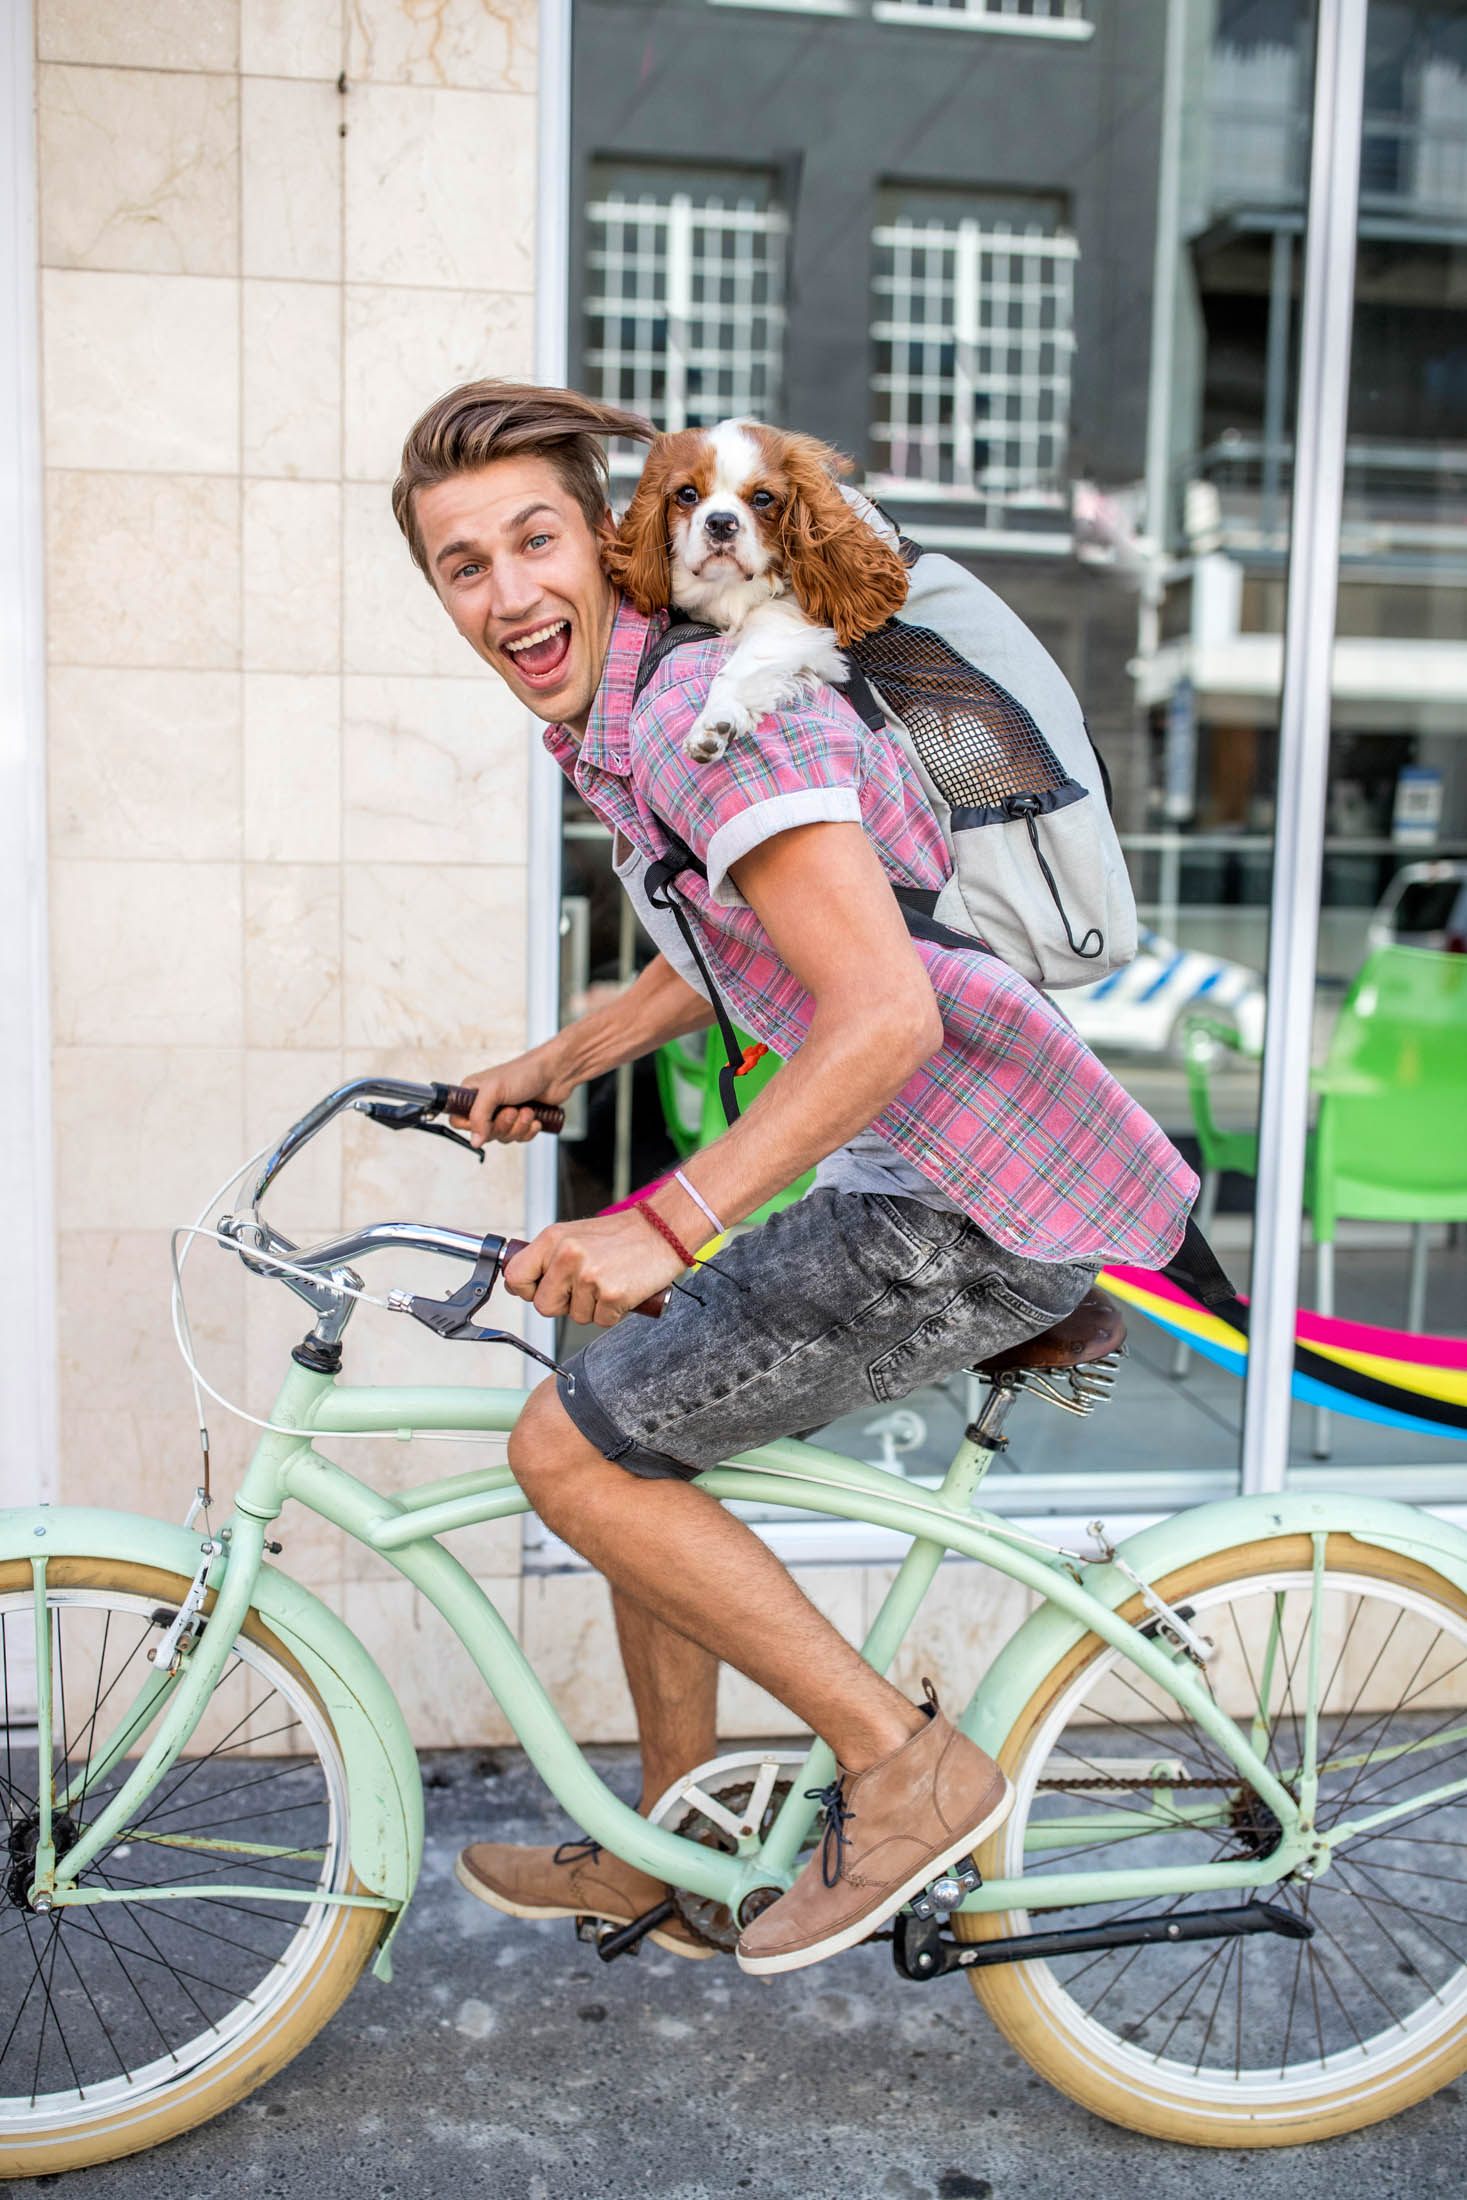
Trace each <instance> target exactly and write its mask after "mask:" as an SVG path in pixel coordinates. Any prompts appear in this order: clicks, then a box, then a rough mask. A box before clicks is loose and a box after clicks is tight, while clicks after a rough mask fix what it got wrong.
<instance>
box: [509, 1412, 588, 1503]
mask: <svg viewBox="0 0 1467 2200" xmlns="http://www.w3.org/2000/svg"><path fill="white" fill-rule="evenodd" d="M600 1458H601V1454H600V1453H599V1452H598V1451H596V1450H594V1449H593V1447H592V1446H591V1445H590V1444H589V1443H588V1442H587V1441H586V1438H585V1437H584V1436H583V1435H582V1434H581V1432H580V1430H579V1429H578V1428H577V1427H576V1424H575V1422H574V1421H573V1420H572V1419H571V1417H570V1415H569V1414H568V1413H567V1412H566V1410H565V1407H564V1406H563V1405H562V1404H561V1402H560V1398H559V1395H558V1393H557V1391H556V1387H555V1383H554V1381H553V1380H550V1381H547V1382H543V1383H541V1384H540V1385H539V1387H538V1389H536V1390H532V1391H531V1393H530V1395H529V1397H528V1398H527V1399H526V1400H525V1403H524V1406H523V1407H522V1409H521V1411H520V1417H519V1419H518V1420H517V1421H516V1422H515V1425H514V1427H513V1428H512V1429H511V1430H510V1436H509V1466H510V1472H511V1473H512V1474H513V1476H514V1478H515V1480H516V1481H517V1482H518V1483H519V1485H520V1488H521V1489H522V1490H523V1491H524V1493H525V1495H526V1496H527V1497H528V1498H529V1500H530V1502H531V1504H532V1505H534V1507H535V1509H536V1511H537V1512H538V1511H542V1510H543V1509H544V1507H545V1505H546V1504H554V1503H555V1501H556V1498H557V1495H558V1493H559V1492H560V1491H562V1490H565V1489H568V1488H570V1487H573V1485H574V1482H575V1478H576V1475H577V1472H578V1470H581V1471H583V1470H584V1469H585V1468H586V1467H587V1466H588V1465H590V1464H592V1463H594V1462H596V1461H598V1460H600Z"/></svg>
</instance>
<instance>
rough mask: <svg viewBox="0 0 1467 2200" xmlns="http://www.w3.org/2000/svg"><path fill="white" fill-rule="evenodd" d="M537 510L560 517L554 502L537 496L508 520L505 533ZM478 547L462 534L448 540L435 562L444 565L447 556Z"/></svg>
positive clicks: (511, 531)
mask: <svg viewBox="0 0 1467 2200" xmlns="http://www.w3.org/2000/svg"><path fill="white" fill-rule="evenodd" d="M537 512H549V513H550V515H551V517H552V518H555V519H558V518H559V517H560V515H559V513H558V512H557V511H556V509H555V506H554V505H553V504H547V503H546V502H545V500H544V499H543V497H537V498H536V500H535V502H534V503H533V504H527V505H526V506H525V507H524V509H523V511H519V512H516V513H515V515H514V518H513V519H512V520H510V521H508V522H507V524H506V526H505V533H506V534H513V532H514V530H515V529H516V528H517V527H523V526H524V524H525V521H526V520H527V519H533V518H534V516H535V514H536V513H537ZM478 547H479V546H478V544H477V543H476V542H473V541H471V540H470V539H469V538H468V537H467V536H465V535H461V536H460V537H459V538H458V540H457V541H456V542H446V543H445V544H444V545H443V548H442V549H441V550H440V551H439V553H438V555H437V557H436V558H435V559H434V560H433V563H434V564H435V565H442V564H443V562H444V560H445V559H446V558H456V557H458V556H459V555H460V554H461V552H463V551H465V550H477V549H478Z"/></svg>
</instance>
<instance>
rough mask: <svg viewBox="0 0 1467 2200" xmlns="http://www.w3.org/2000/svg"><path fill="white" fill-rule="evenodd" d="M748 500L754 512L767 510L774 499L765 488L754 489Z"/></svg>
mask: <svg viewBox="0 0 1467 2200" xmlns="http://www.w3.org/2000/svg"><path fill="white" fill-rule="evenodd" d="M749 502H750V503H751V504H752V505H753V507H754V509H755V511H756V512H767V511H768V509H769V507H770V505H771V504H772V503H773V502H774V499H773V497H772V496H771V495H770V493H769V491H768V490H767V489H756V490H755V491H754V494H753V495H752V496H751V497H750V499H749Z"/></svg>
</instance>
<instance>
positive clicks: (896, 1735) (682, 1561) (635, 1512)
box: [509, 1383, 922, 1785]
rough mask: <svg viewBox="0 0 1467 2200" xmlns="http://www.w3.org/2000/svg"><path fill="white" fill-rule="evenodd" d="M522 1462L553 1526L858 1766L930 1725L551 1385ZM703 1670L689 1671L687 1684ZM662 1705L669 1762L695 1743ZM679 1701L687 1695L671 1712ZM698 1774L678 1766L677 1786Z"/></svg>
mask: <svg viewBox="0 0 1467 2200" xmlns="http://www.w3.org/2000/svg"><path fill="white" fill-rule="evenodd" d="M509 1462H510V1466H511V1467H512V1468H513V1470H514V1473H515V1477H516V1479H517V1480H518V1481H519V1483H520V1485H521V1487H522V1488H523V1489H524V1491H525V1494H526V1495H527V1496H528V1498H529V1500H530V1502H531V1504H532V1505H533V1506H534V1507H535V1510H536V1511H537V1512H538V1513H539V1515H540V1517H541V1519H542V1520H544V1521H545V1523H546V1525H547V1526H548V1527H550V1528H551V1529H553V1531H554V1532H555V1534H556V1535H558V1536H560V1537H561V1538H562V1539H563V1540H564V1541H565V1542H567V1543H569V1544H570V1545H571V1547H572V1549H574V1550H577V1551H579V1552H580V1553H581V1555H582V1557H584V1558H587V1559H589V1560H590V1562H591V1564H592V1565H593V1566H595V1567H596V1568H597V1569H598V1571H599V1572H601V1573H603V1574H605V1576H606V1578H607V1579H608V1581H610V1583H611V1584H612V1587H613V1588H614V1589H619V1590H621V1591H622V1592H623V1594H624V1595H625V1596H626V1597H629V1598H631V1599H632V1600H633V1602H635V1603H636V1604H639V1605H641V1606H642V1607H643V1608H644V1609H645V1610H646V1611H648V1612H649V1613H652V1614H655V1615H656V1617H657V1618H658V1619H659V1620H660V1621H661V1622H662V1625H663V1629H664V1632H665V1631H671V1632H673V1633H676V1634H680V1635H685V1636H687V1637H688V1638H689V1640H690V1641H692V1642H693V1643H695V1644H698V1645H700V1646H701V1647H702V1649H703V1650H704V1651H706V1652H708V1653H709V1654H710V1655H711V1656H712V1657H713V1658H714V1659H720V1658H721V1659H724V1660H725V1661H726V1662H727V1663H728V1664H730V1665H732V1666H735V1667H736V1668H737V1669H738V1671H739V1672H741V1673H746V1674H747V1675H748V1677H749V1678H750V1680H753V1681H757V1682H758V1683H759V1685H760V1687H761V1688H767V1689H768V1691H769V1693H770V1694H771V1695H772V1696H774V1697H775V1698H776V1699H777V1700H778V1701H779V1702H780V1703H782V1704H784V1705H786V1706H787V1708H788V1709H789V1710H791V1711H793V1712H794V1714H795V1716H796V1717H797V1718H798V1719H801V1720H803V1721H804V1723H805V1724H806V1725H807V1726H809V1727H810V1728H811V1729H812V1731H813V1732H814V1733H816V1734H818V1735H820V1736H821V1737H822V1738H823V1739H824V1740H825V1741H827V1742H828V1743H829V1744H830V1746H831V1748H832V1749H833V1750H834V1751H835V1753H836V1756H837V1757H838V1758H839V1759H840V1762H841V1763H842V1764H843V1765H845V1766H846V1767H847V1768H848V1769H849V1770H850V1771H853V1772H859V1771H861V1770H863V1769H864V1768H865V1767H867V1766H869V1765H873V1764H875V1763H877V1762H878V1760H879V1759H881V1758H883V1757H887V1756H890V1755H891V1753H892V1752H893V1751H894V1750H896V1749H899V1748H900V1747H901V1745H902V1743H903V1742H904V1741H906V1740H907V1739H908V1737H909V1736H910V1735H912V1734H914V1733H915V1732H916V1731H917V1730H918V1728H919V1727H920V1726H921V1724H922V1714H921V1713H920V1712H919V1711H918V1710H917V1709H916V1708H915V1707H914V1706H913V1705H912V1704H910V1703H909V1702H908V1701H907V1699H906V1697H905V1696H903V1695H902V1694H901V1693H900V1692H899V1691H898V1690H897V1689H895V1688H893V1687H892V1685H891V1683H890V1682H889V1681H886V1680H884V1679H883V1678H882V1677H881V1675H880V1674H878V1673H873V1671H872V1670H871V1668H870V1666H869V1665H867V1664H866V1663H865V1661H864V1659H863V1658H862V1657H861V1654H860V1652H859V1651H858V1650H856V1649H854V1648H853V1647H852V1646H851V1644H849V1643H848V1642H847V1641H846V1640H845V1638H844V1637H843V1636H842V1635H840V1634H838V1633H837V1632H836V1630H835V1628H833V1627H832V1626H831V1625H830V1622H829V1621H828V1620H826V1619H824V1618H822V1616H821V1614H820V1613H819V1612H817V1611H816V1609H815V1607H814V1605H813V1604H811V1603H810V1601H809V1599H808V1598H807V1597H806V1596H805V1595H804V1594H803V1592H802V1591H801V1590H800V1589H798V1588H797V1587H796V1585H795V1583H794V1582H793V1581H792V1580H791V1578H790V1576H789V1574H788V1573H786V1571H785V1569H784V1567H783V1566H781V1565H780V1563H779V1561H778V1559H777V1558H775V1557H774V1556H773V1554H772V1553H771V1552H770V1551H769V1550H767V1549H766V1547H765V1546H764V1544H762V1543H761V1542H760V1540H759V1538H758V1537H757V1536H756V1535H755V1534H754V1533H753V1532H752V1530H750V1529H749V1528H747V1527H745V1525H744V1523H743V1522H742V1521H741V1520H736V1519H735V1518H734V1517H733V1515H732V1514H731V1513H727V1512H725V1511H724V1509H723V1507H722V1506H721V1505H720V1504H718V1503H717V1502H716V1501H715V1500H714V1499H713V1498H711V1497H708V1496H706V1495H705V1494H704V1492H703V1491H702V1490H695V1489H694V1488H692V1486H691V1485H690V1484H689V1483H686V1482H675V1481H649V1480H646V1479H644V1478H642V1477H640V1476H637V1475H632V1474H628V1473H627V1471H626V1470H625V1468H623V1467H618V1466H613V1465H612V1464H611V1463H610V1462H609V1461H608V1460H606V1459H604V1458H603V1457H602V1455H601V1453H600V1452H599V1451H597V1450H596V1448H595V1447H594V1445H592V1444H590V1443H588V1442H587V1440H586V1438H585V1437H584V1436H582V1434H581V1432H580V1430H579V1429H578V1428H577V1427H576V1425H575V1423H574V1422H573V1421H572V1420H571V1418H570V1416H569V1414H568V1413H567V1412H566V1411H565V1408H564V1407H563V1406H562V1405H561V1403H560V1400H559V1398H558V1397H557V1396H556V1393H555V1388H554V1385H553V1384H551V1383H542V1384H541V1386H540V1388H539V1389H538V1390H537V1391H536V1392H535V1393H534V1395H533V1396H532V1397H531V1398H530V1400H529V1402H528V1403H527V1405H526V1406H525V1409H524V1411H523V1412H522V1413H521V1415H520V1418H519V1421H518V1423H517V1424H516V1426H515V1429H514V1432H513V1434H512V1435H511V1437H510V1443H509ZM658 1641H659V1638H658V1636H657V1635H655V1634H649V1633H648V1632H647V1631H646V1630H644V1631H643V1637H642V1645H641V1646H642V1647H647V1646H649V1645H650V1646H651V1649H650V1654H651V1657H652V1658H653V1659H654V1660H655V1659H656V1657H657V1655H658V1651H657V1648H656V1645H657V1643H658ZM663 1648H664V1650H665V1649H666V1644H665V1642H664V1643H663ZM690 1672H691V1663H690V1662H689V1665H688V1666H687V1667H685V1668H684V1676H685V1678H686V1676H687V1675H689V1674H690ZM695 1685H696V1684H695ZM704 1685H705V1686H706V1683H704ZM657 1697H658V1691H657V1690H656V1689H653V1690H651V1691H650V1692H649V1697H648V1709H649V1712H650V1713H651V1718H652V1728H653V1731H652V1732H651V1733H650V1734H649V1733H648V1732H647V1731H646V1729H644V1730H643V1746H644V1749H647V1750H648V1751H649V1753H650V1756H651V1759H652V1761H653V1763H654V1764H658V1765H663V1764H666V1763H668V1762H669V1761H670V1760H671V1759H672V1758H673V1757H675V1756H676V1755H677V1754H678V1753H679V1748H680V1747H682V1746H686V1742H685V1739H684V1732H683V1730H682V1728H681V1720H682V1718H683V1716H684V1712H685V1709H686V1706H682V1707H680V1708H679V1709H678V1712H677V1719H676V1721H674V1720H672V1719H669V1723H668V1726H667V1728H666V1730H664V1729H663V1728H662V1726H661V1725H660V1720H661V1716H662V1714H661V1711H660V1710H659V1707H658V1701H657ZM676 1702H677V1697H676V1692H674V1694H673V1696H672V1697H670V1698H669V1706H672V1705H675V1704H676ZM705 1702H706V1699H705ZM674 1724H677V1725H678V1728H679V1732H678V1737H677V1741H676V1743H675V1742H674V1732H673V1728H674ZM687 1769H688V1768H687V1766H686V1765H685V1764H682V1765H677V1766H675V1768H674V1771H673V1773H672V1774H670V1775H669V1777H670V1778H675V1777H676V1775H677V1772H678V1771H686V1770H687ZM648 1784H649V1785H650V1781H649V1783H648Z"/></svg>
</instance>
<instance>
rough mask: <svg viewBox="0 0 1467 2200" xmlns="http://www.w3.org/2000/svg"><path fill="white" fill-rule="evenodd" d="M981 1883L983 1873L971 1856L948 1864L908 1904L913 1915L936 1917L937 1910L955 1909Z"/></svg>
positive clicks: (975, 1890)
mask: <svg viewBox="0 0 1467 2200" xmlns="http://www.w3.org/2000/svg"><path fill="white" fill-rule="evenodd" d="M982 1884H983V1874H982V1873H981V1872H980V1871H979V1869H978V1866H977V1865H976V1864H975V1863H974V1861H973V1859H972V1857H971V1856H967V1857H964V1858H963V1859H962V1860H961V1862H959V1863H956V1864H949V1865H948V1867H947V1870H946V1871H945V1872H941V1873H940V1874H939V1875H938V1877H937V1878H936V1879H933V1880H929V1882H928V1884H927V1885H926V1886H925V1887H924V1888H923V1890H922V1892H921V1894H919V1895H916V1896H914V1897H913V1899H912V1901H911V1902H910V1903H909V1904H908V1908H909V1909H910V1910H911V1913H912V1915H913V1917H921V1918H929V1917H936V1915H937V1913H938V1911H939V1910H955V1909H957V1907H958V1905H959V1904H960V1903H962V1902H966V1901H967V1899H968V1897H969V1895H970V1894H976V1893H977V1892H978V1889H979V1888H980V1887H981V1886H982Z"/></svg>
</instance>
